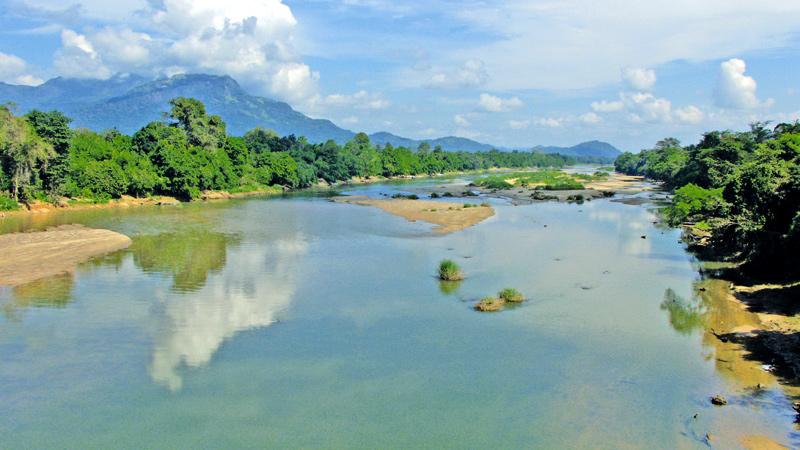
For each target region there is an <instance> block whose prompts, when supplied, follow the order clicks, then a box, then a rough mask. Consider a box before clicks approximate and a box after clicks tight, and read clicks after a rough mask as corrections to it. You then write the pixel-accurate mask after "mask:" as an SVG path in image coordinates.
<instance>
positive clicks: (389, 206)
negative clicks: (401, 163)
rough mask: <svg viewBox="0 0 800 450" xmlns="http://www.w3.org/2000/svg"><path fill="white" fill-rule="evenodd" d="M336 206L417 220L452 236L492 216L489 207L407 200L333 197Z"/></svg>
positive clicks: (437, 231)
mask: <svg viewBox="0 0 800 450" xmlns="http://www.w3.org/2000/svg"><path fill="white" fill-rule="evenodd" d="M333 201H334V202H337V203H348V204H353V205H362V206H373V207H376V208H380V209H382V210H383V211H386V212H388V213H389V214H394V215H396V216H400V217H403V218H405V219H407V220H409V221H412V222H414V221H417V220H421V221H423V222H428V223H432V224H434V225H436V227H435V228H434V229H433V231H434V232H436V233H452V232H454V231H459V230H463V229H464V228H468V227H471V226H473V225H475V224H478V223H480V222H482V221H484V220H486V219H488V218H489V217H492V216H493V215H494V208H492V207H491V206H488V205H487V206H480V205H475V206H474V207H467V208H465V207H464V205H465V204H464V203H456V202H439V201H430V200H408V199H372V198H369V197H336V198H334V199H333Z"/></svg>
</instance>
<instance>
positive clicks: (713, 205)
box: [665, 183, 728, 225]
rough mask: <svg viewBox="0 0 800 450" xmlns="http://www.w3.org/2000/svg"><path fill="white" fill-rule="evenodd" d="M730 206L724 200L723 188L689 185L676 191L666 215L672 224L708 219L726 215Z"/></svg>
mask: <svg viewBox="0 0 800 450" xmlns="http://www.w3.org/2000/svg"><path fill="white" fill-rule="evenodd" d="M727 208H728V205H727V203H726V202H725V200H724V199H723V198H722V188H718V189H705V188H702V187H700V186H697V185H696V184H692V183H689V184H687V185H686V186H683V187H682V188H680V189H678V190H676V191H675V197H674V198H673V200H672V206H670V207H668V208H666V210H665V214H666V216H667V220H668V221H669V223H670V224H673V225H677V224H679V223H682V222H686V221H691V220H694V219H703V218H706V217H718V216H721V215H724V214H725V212H726V211H727Z"/></svg>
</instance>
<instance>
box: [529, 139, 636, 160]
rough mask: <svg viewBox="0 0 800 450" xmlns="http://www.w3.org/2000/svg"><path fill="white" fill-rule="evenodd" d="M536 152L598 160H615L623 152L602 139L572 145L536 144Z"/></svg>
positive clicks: (534, 149)
mask: <svg viewBox="0 0 800 450" xmlns="http://www.w3.org/2000/svg"><path fill="white" fill-rule="evenodd" d="M533 151H535V152H542V153H560V154H562V155H566V156H575V157H581V158H598V160H601V159H602V160H613V159H615V158H616V157H617V156H619V155H620V154H621V153H622V152H621V151H620V150H619V149H618V148H616V147H614V146H613V145H611V144H609V143H608V142H602V141H588V142H582V143H580V144H578V145H574V146H572V147H555V146H542V145H539V146H536V147H534V148H533Z"/></svg>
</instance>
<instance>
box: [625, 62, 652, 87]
mask: <svg viewBox="0 0 800 450" xmlns="http://www.w3.org/2000/svg"><path fill="white" fill-rule="evenodd" d="M622 80H623V81H625V83H626V84H627V85H628V86H629V87H630V88H631V89H633V90H636V91H649V90H650V89H652V88H653V86H654V85H655V84H656V73H655V71H653V70H652V69H643V68H640V67H627V68H625V69H622Z"/></svg>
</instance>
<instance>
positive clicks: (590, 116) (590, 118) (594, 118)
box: [578, 112, 603, 125]
mask: <svg viewBox="0 0 800 450" xmlns="http://www.w3.org/2000/svg"><path fill="white" fill-rule="evenodd" d="M578 119H580V121H581V122H583V123H585V124H589V125H595V124H598V123H600V122H602V121H603V119H602V118H600V116H598V115H597V114H595V113H593V112H587V113H586V114H581V116H580V117H578Z"/></svg>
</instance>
